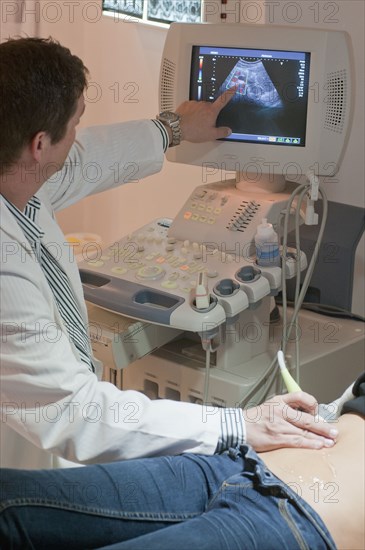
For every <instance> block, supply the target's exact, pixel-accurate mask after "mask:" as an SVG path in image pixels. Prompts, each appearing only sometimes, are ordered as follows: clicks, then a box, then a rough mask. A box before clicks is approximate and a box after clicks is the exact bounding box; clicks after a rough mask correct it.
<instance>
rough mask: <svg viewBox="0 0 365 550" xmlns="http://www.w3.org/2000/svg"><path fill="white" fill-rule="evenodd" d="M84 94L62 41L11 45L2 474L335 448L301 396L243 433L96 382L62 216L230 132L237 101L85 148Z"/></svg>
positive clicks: (260, 416) (95, 132) (201, 414)
mask: <svg viewBox="0 0 365 550" xmlns="http://www.w3.org/2000/svg"><path fill="white" fill-rule="evenodd" d="M86 85H87V70H86V68H85V67H84V65H83V63H82V61H81V60H80V59H78V58H77V57H75V56H73V55H71V53H70V52H69V50H67V49H66V48H63V47H62V46H60V45H59V44H58V43H55V42H54V41H52V40H43V39H36V38H26V39H18V40H11V41H8V42H6V43H3V44H1V45H0V95H1V98H2V100H1V104H0V112H1V121H2V122H1V128H0V183H1V195H2V196H1V254H2V259H1V263H2V273H1V323H2V351H1V368H2V370H1V400H2V422H3V423H2V427H1V453H2V461H1V466H2V467H7V466H9V467H13V468H14V467H15V468H49V467H52V466H55V465H58V466H59V465H60V460H62V459H66V460H70V461H73V462H76V463H81V464H88V463H95V462H111V461H117V460H122V459H129V458H136V457H150V456H156V455H178V454H181V453H183V452H192V453H200V454H205V455H212V454H214V453H215V452H221V451H223V450H224V449H227V448H228V447H236V446H237V445H239V444H240V443H242V442H243V441H244V440H246V441H248V442H249V443H251V444H252V445H253V446H254V447H255V449H256V450H266V449H271V448H276V447H281V446H289V447H290V446H305V447H309V448H321V447H323V446H332V445H333V443H334V439H335V437H336V435H337V431H336V430H335V431H333V430H331V429H330V427H328V426H327V425H326V424H324V423H321V422H316V421H315V419H314V416H313V414H314V413H315V410H316V403H315V401H314V399H313V398H312V397H311V396H309V395H307V394H304V393H298V394H294V396H283V397H278V398H276V399H275V400H272V401H271V402H269V403H267V404H264V405H262V406H261V408H260V409H258V410H257V411H254V412H255V414H254V415H253V414H252V411H251V412H250V414H249V418H251V419H252V418H255V422H248V421H247V422H245V421H244V415H245V413H244V412H242V411H240V410H238V409H237V410H236V409H217V410H215V411H214V412H212V411H208V410H205V408H204V407H201V406H199V405H194V404H189V403H179V402H172V401H167V400H158V401H151V400H149V399H148V398H147V397H146V396H144V395H142V394H140V393H138V392H134V391H120V390H118V389H117V388H116V387H115V386H113V385H112V384H108V383H105V382H100V381H99V380H98V378H97V374H98V372H97V371H98V365H97V361H96V360H95V358H93V357H92V353H91V349H90V344H89V340H88V335H87V331H86V326H87V316H86V308H85V303H84V300H83V294H82V287H81V283H80V278H79V274H78V271H77V267H76V265H75V263H74V262H72V261H70V256H69V254H70V253H69V247H68V245H67V243H66V242H65V238H64V236H63V234H62V232H61V230H60V228H59V227H58V225H57V223H56V221H55V219H54V212H55V211H57V210H59V209H61V208H64V207H66V206H68V205H70V204H72V203H74V202H75V201H77V200H79V199H81V198H83V197H85V196H87V195H89V194H92V193H95V192H100V191H103V190H106V189H110V188H112V187H115V186H116V185H118V184H119V183H122V182H125V173H123V167H124V166H125V165H126V164H129V163H131V162H132V163H134V165H135V166H137V167H138V178H142V177H144V176H147V175H150V174H152V173H155V172H157V171H159V170H160V168H161V166H162V163H163V156H164V152H165V150H166V148H167V146H168V145H169V144H170V145H174V146H175V145H177V144H178V143H179V141H180V140H181V139H182V140H188V141H192V142H201V141H206V140H214V139H218V138H221V137H224V136H226V135H228V134H229V132H230V130H229V129H228V128H217V127H216V126H215V123H216V119H217V116H218V113H219V111H220V110H221V108H222V107H223V106H224V105H225V104H226V103H228V101H229V100H230V98H231V97H232V95H233V93H234V91H228V92H227V93H225V94H224V95H223V96H221V97H220V98H218V99H217V100H216V101H215V102H214V103H204V102H199V103H198V102H185V103H183V104H182V105H181V106H180V107H179V108H178V109H177V114H178V115H179V116H177V117H175V120H174V121H173V124H170V122H169V120H167V119H166V117H165V118H164V117H162V118H161V120H162V122H160V121H149V120H147V121H135V122H128V123H122V124H114V125H110V126H105V127H103V126H101V127H96V128H90V129H86V130H82V131H80V132H79V133H78V136H77V139H76V141H75V136H76V132H75V128H76V126H77V124H78V123H79V120H80V118H81V116H82V113H83V111H84V108H85V106H84V98H83V90H84V88H85V86H86ZM179 117H180V118H179ZM91 162H92V163H96V164H97V165H98V168H99V169H100V172H101V177H100V179H98V181H97V182H94V183H90V182H88V181H85V179H84V171H83V168H84V167H85V166H87V165H88V164H89V163H91ZM116 165H117V166H119V175H120V178H119V179H118V178H117V181H116V178H115V173H116V171H115V166H116ZM293 408H294V409H299V408H300V409H302V410H305V411H307V412H303V413H301V414H297V411H296V410H295V411H294V410H293ZM99 413H100V414H99ZM246 414H247V412H246Z"/></svg>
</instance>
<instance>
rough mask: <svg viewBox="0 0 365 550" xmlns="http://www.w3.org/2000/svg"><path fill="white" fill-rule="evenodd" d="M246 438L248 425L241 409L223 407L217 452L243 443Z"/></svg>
mask: <svg viewBox="0 0 365 550" xmlns="http://www.w3.org/2000/svg"><path fill="white" fill-rule="evenodd" d="M245 440H246V425H245V421H244V418H243V413H242V410H241V409H229V408H227V409H222V413H221V433H220V436H219V439H218V444H217V447H216V450H215V453H216V454H218V453H222V452H223V451H225V450H227V449H229V448H231V447H232V448H235V447H238V446H239V445H242V443H244V442H245Z"/></svg>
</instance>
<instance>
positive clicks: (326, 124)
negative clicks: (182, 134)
mask: <svg viewBox="0 0 365 550" xmlns="http://www.w3.org/2000/svg"><path fill="white" fill-rule="evenodd" d="M352 72H353V67H352V54H351V41H350V38H349V36H348V34H347V33H345V32H343V31H329V30H325V29H320V28H318V29H317V28H316V29H307V28H300V27H295V28H292V27H283V26H281V27H280V26H275V25H260V24H255V25H241V24H204V23H196V24H189V23H184V24H182V23H181V24H179V23H174V24H172V25H171V27H170V29H169V31H168V33H167V37H166V42H165V47H164V52H163V56H162V63H161V72H160V111H163V110H169V111H174V110H175V109H176V108H177V107H178V106H179V105H180V104H181V103H183V102H184V101H186V100H188V99H193V100H197V101H202V100H206V101H214V100H215V99H216V98H217V97H218V96H219V95H220V94H221V93H222V92H223V91H224V90H227V89H228V88H232V87H234V88H236V92H235V94H234V96H233V98H232V100H231V101H230V102H229V103H228V104H227V106H226V107H225V108H224V109H223V110H222V111H221V113H220V115H219V117H218V120H217V125H218V126H228V127H229V128H231V129H232V131H233V133H232V134H231V135H230V136H229V137H228V138H227V139H222V140H216V141H211V142H206V143H190V142H187V141H183V142H182V143H181V145H179V147H171V148H170V149H169V151H168V153H167V158H168V159H169V160H171V161H173V162H182V163H185V164H191V165H194V166H201V167H202V179H203V182H204V181H206V179H205V178H206V174H208V173H209V174H214V173H215V174H216V176H217V177H219V175H220V172H222V173H223V172H226V173H227V172H234V173H235V174H236V177H237V178H239V179H241V180H245V181H250V182H254V183H255V185H256V184H257V183H260V181H262V182H263V185H265V186H266V185H267V182H269V183H270V182H271V181H272V182H274V181H275V180H276V181H278V182H279V181H280V180H281V182H282V181H283V180H286V181H288V180H289V181H293V182H297V183H302V182H303V181H306V177H307V176H306V175H307V173H308V172H309V171H311V172H314V173H315V174H316V175H318V176H322V177H323V178H326V179H327V177H328V178H331V180H332V181H333V176H334V175H335V174H336V173H337V171H338V168H339V165H340V162H341V160H342V156H343V153H344V150H345V147H346V144H347V141H348V135H349V131H350V128H351V117H352V105H353V97H352V96H353V86H352V82H353V76H352ZM224 177H225V176H224ZM280 185H282V183H281V184H280Z"/></svg>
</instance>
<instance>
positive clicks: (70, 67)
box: [0, 38, 88, 174]
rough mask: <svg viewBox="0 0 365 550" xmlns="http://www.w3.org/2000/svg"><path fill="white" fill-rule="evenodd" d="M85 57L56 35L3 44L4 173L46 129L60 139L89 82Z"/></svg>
mask: <svg viewBox="0 0 365 550" xmlns="http://www.w3.org/2000/svg"><path fill="white" fill-rule="evenodd" d="M87 74H88V71H87V69H86V67H85V66H84V64H83V62H82V61H81V59H79V58H78V57H77V56H75V55H72V54H71V52H70V50H69V49H67V48H65V47H63V46H61V45H60V44H59V43H58V42H56V41H55V40H53V39H52V38H48V39H44V38H18V39H10V40H8V41H7V42H3V43H2V44H0V174H3V173H4V172H5V171H6V170H7V169H9V167H10V166H11V165H13V164H14V163H15V162H16V161H17V160H18V158H19V156H20V155H21V152H22V150H23V148H24V147H25V146H26V145H27V144H28V143H29V142H30V141H31V140H32V138H33V137H34V136H35V135H36V134H37V133H38V132H41V131H44V132H47V134H48V135H49V136H50V138H51V142H52V143H57V142H58V141H60V140H61V139H62V138H63V136H64V135H65V132H66V127H67V123H68V121H69V120H70V118H71V117H72V116H73V114H74V113H75V111H76V108H77V100H78V99H79V97H80V96H81V94H82V92H83V90H84V89H85V87H86V85H87Z"/></svg>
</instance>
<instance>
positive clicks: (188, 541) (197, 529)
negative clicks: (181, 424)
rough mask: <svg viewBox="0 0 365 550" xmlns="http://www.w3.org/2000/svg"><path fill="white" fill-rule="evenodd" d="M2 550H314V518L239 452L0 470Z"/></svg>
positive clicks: (323, 543) (328, 545)
mask: <svg viewBox="0 0 365 550" xmlns="http://www.w3.org/2000/svg"><path fill="white" fill-rule="evenodd" d="M0 479H1V496H0V541H2V542H1V549H2V550H13V549H14V550H15V549H21V550H29V549H32V550H43V549H47V550H49V549H50V548H52V550H57V549H60V550H61V549H62V550H76V549H79V550H91V549H93V550H95V549H101V548H103V550H126V549H128V550H132V549H134V550H195V549H196V550H205V549H206V550H208V549H209V550H245V549H249V550H296V549H301V550H302V549H308V550H322V549H335V544H334V542H333V540H332V538H331V536H330V534H329V533H328V531H327V529H326V527H325V526H324V524H323V522H322V521H321V519H320V518H319V517H318V515H317V514H316V513H315V512H314V511H313V510H312V509H311V508H310V506H309V505H307V504H306V503H305V502H304V501H303V500H302V499H301V498H300V497H298V496H297V495H296V494H295V493H294V492H293V491H292V490H291V489H290V487H288V486H287V485H285V484H284V483H282V482H281V481H280V480H278V479H277V478H276V477H275V476H274V475H273V474H271V472H270V471H269V470H268V469H267V468H266V467H265V465H264V464H263V462H262V461H261V460H260V458H259V457H258V456H257V455H256V453H255V452H254V451H253V450H252V449H251V448H250V447H247V446H246V445H244V446H242V447H241V448H240V449H235V450H230V451H229V452H228V453H225V454H223V455H214V456H211V457H206V456H200V455H191V454H185V455H182V456H178V457H158V458H151V459H140V460H133V461H127V462H119V463H113V464H107V465H95V466H88V467H86V468H72V469H67V470H56V471H54V470H46V471H20V470H2V471H1V478H0Z"/></svg>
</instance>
